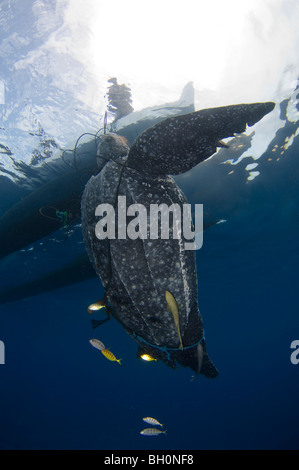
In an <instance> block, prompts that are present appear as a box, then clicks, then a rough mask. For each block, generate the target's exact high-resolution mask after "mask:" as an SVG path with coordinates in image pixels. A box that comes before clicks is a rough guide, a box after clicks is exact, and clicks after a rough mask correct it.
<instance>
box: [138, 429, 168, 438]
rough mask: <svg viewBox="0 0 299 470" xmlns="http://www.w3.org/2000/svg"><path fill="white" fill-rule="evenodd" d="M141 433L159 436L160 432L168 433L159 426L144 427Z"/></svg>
mask: <svg viewBox="0 0 299 470" xmlns="http://www.w3.org/2000/svg"><path fill="white" fill-rule="evenodd" d="M140 434H142V435H143V436H158V435H159V434H166V431H162V430H161V429H157V428H146V429H143V430H142V431H141V432H140Z"/></svg>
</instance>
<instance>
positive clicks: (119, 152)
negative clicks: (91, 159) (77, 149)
mask: <svg viewBox="0 0 299 470" xmlns="http://www.w3.org/2000/svg"><path fill="white" fill-rule="evenodd" d="M129 150H130V147H129V145H128V143H127V140H126V139H125V137H122V136H120V135H117V134H112V133H111V134H105V135H104V136H103V137H102V138H101V140H100V143H99V145H98V152H97V157H98V166H99V167H100V168H102V167H103V166H104V165H105V163H106V162H107V161H108V160H111V159H113V160H115V159H117V158H119V157H125V156H126V155H128V153H129Z"/></svg>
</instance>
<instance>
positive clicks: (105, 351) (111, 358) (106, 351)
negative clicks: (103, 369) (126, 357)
mask: <svg viewBox="0 0 299 470" xmlns="http://www.w3.org/2000/svg"><path fill="white" fill-rule="evenodd" d="M101 353H102V354H103V355H104V356H105V357H106V358H107V359H109V361H116V362H118V363H119V364H120V365H121V359H116V357H115V356H114V354H113V353H112V352H111V351H109V349H101Z"/></svg>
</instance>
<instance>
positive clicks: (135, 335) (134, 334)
mask: <svg viewBox="0 0 299 470" xmlns="http://www.w3.org/2000/svg"><path fill="white" fill-rule="evenodd" d="M132 336H133V338H135V339H136V340H138V341H141V342H143V343H145V344H147V345H148V346H151V347H152V348H156V349H159V350H160V351H162V352H164V353H165V354H166V355H167V359H169V360H170V352H172V351H186V350H187V349H192V348H195V346H198V345H199V344H200V343H201V342H202V341H203V340H204V339H205V331H204V330H203V335H202V337H201V339H200V340H199V341H197V343H195V344H192V345H191V346H184V347H183V348H182V349H180V348H167V347H166V346H157V345H156V344H152V343H149V342H148V341H146V340H145V339H144V338H142V337H141V336H138V335H137V334H136V333H135V332H134V331H133V333H132Z"/></svg>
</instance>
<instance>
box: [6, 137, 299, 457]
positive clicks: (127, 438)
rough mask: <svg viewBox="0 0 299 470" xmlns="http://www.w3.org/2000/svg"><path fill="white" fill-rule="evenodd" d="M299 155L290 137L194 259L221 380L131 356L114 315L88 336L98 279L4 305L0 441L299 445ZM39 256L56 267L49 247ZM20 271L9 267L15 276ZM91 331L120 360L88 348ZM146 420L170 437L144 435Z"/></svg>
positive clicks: (40, 445)
mask: <svg viewBox="0 0 299 470" xmlns="http://www.w3.org/2000/svg"><path fill="white" fill-rule="evenodd" d="M297 157H298V138H296V139H295V141H294V143H293V145H292V146H291V147H290V148H289V149H288V150H287V152H286V154H285V155H284V157H283V161H280V163H279V162H278V163H277V164H274V163H273V165H276V166H275V169H273V168H272V170H271V172H270V174H271V179H270V177H269V175H268V177H267V178H266V177H265V180H264V181H262V179H261V181H259V178H257V179H256V184H255V188H254V189H253V190H252V191H253V195H254V207H251V204H253V202H252V203H250V206H249V211H247V210H244V211H242V210H240V211H238V213H237V215H236V216H235V217H234V218H232V220H228V221H227V222H226V223H223V224H220V225H218V226H216V227H212V228H210V229H208V230H207V231H206V232H205V234H204V244H203V247H202V249H201V250H200V251H199V252H198V253H197V255H198V263H197V269H198V283H199V305H200V310H201V313H202V315H203V318H204V325H205V329H206V339H207V344H208V349H209V353H210V355H211V358H212V360H213V361H214V363H215V364H216V365H217V368H218V369H219V372H220V373H219V377H218V378H216V379H215V380H209V379H206V378H204V377H199V378H198V379H197V380H195V381H193V382H191V381H190V378H191V374H190V371H188V370H185V369H182V368H180V369H177V370H175V371H174V370H171V369H168V368H167V367H166V366H165V365H164V364H160V363H153V362H151V363H145V362H141V361H139V360H137V359H136V357H135V356H136V344H135V343H134V341H133V340H132V339H131V338H130V337H129V336H128V335H127V334H126V333H125V332H124V331H123V330H122V328H121V326H120V325H118V324H117V322H116V321H114V320H111V321H110V322H107V323H106V324H104V325H103V326H101V327H100V333H99V330H92V329H91V325H90V316H89V315H88V314H87V312H86V307H87V306H88V305H89V304H90V303H91V302H92V301H94V300H95V299H97V298H98V297H99V298H100V296H101V293H102V292H101V284H100V281H98V280H97V279H92V280H90V281H86V282H83V283H81V284H76V285H74V286H70V287H67V288H65V289H61V290H56V291H53V292H50V293H45V294H42V295H39V296H36V297H32V298H29V299H26V300H21V301H19V302H12V303H9V304H5V305H3V306H1V317H0V318H1V320H0V321H1V330H0V331H1V339H2V341H4V343H5V360H6V364H5V365H2V366H0V374H1V392H0V393H1V402H0V409H1V433H0V442H1V448H2V449H104V450H110V449H111V450H120V449H122V450H124V449H131V450H132V449H136V450H137V449H156V450H159V449H170V450H171V449H173V450H178V449H180V450H185V449H188V450H191V449H298V420H299V412H298V385H299V382H298V373H299V364H298V365H294V364H292V363H291V361H290V355H291V352H292V350H291V349H290V344H291V342H292V341H293V340H295V339H298V338H299V319H298V308H297V297H298V292H297V291H298V261H299V259H298V253H299V252H298V225H299V224H298V202H299V201H298V189H297V188H298V186H297V181H298V171H299V165H298V158H297ZM254 183H255V182H254ZM251 184H253V183H251ZM236 197H237V195H236ZM62 244H63V242H62ZM66 244H67V242H66ZM28 255H30V253H27V256H28ZM12 256H15V255H12ZM24 256H25V254H24ZM47 256H48V257H49V258H48V259H46V262H47V263H49V265H50V263H52V264H53V266H55V250H53V252H52V253H51V256H49V255H47ZM19 259H20V257H19ZM38 262H39V258H38V257H37V259H36V260H35V263H37V266H38ZM29 267H30V266H28V267H27V269H29ZM35 268H36V266H35ZM18 269H20V270H22V269H24V268H22V266H18V262H16V263H14V264H12V263H11V270H12V272H11V273H10V275H11V276H12V277H13V276H14V273H15V272H16V271H17V270H18ZM95 331H96V332H97V336H96V337H99V336H98V335H99V334H100V338H101V339H102V340H103V341H104V342H105V343H106V345H107V346H109V348H110V349H111V350H112V351H113V352H114V353H115V355H116V356H120V357H122V359H123V364H122V366H119V365H118V364H117V363H111V362H109V361H107V360H105V359H104V358H103V357H102V356H101V355H100V353H99V352H98V351H97V350H95V349H93V348H91V346H90V345H89V343H88V340H89V339H90V338H91V337H93V335H95ZM144 416H154V417H157V418H158V419H159V420H160V421H161V422H162V423H164V424H165V427H166V428H167V435H161V436H159V437H155V438H146V437H144V436H141V435H140V434H139V432H140V431H141V429H143V427H144V426H143V424H144V423H143V422H142V417H144Z"/></svg>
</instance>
